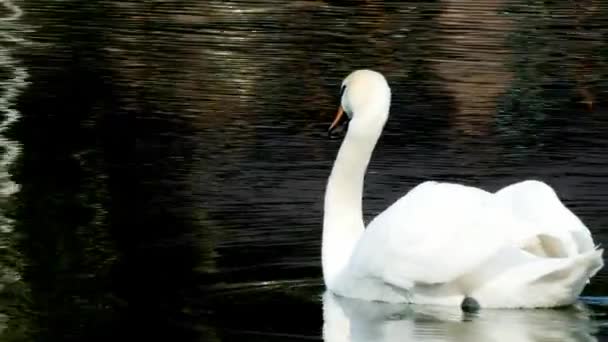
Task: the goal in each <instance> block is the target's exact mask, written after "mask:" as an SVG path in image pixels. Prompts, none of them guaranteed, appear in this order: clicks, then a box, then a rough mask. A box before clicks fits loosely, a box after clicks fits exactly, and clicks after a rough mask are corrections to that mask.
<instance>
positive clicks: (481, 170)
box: [0, 0, 608, 341]
mask: <svg viewBox="0 0 608 342" xmlns="http://www.w3.org/2000/svg"><path fill="white" fill-rule="evenodd" d="M607 20H608V6H606V4H605V3H604V2H602V1H599V0H585V1H578V2H571V1H554V2H546V1H545V2H540V1H524V0H503V1H490V0H487V1H486V0H476V1H468V2H462V1H455V0H441V1H415V2H413V1H403V2H388V1H387V2H383V1H377V0H372V1H357V2H352V3H349V4H344V3H343V2H338V1H333V0H318V1H288V2H285V1H275V0H259V1H239V0H234V1H215V0H211V1H191V0H172V1H122V0H121V1H118V0H95V1H93V0H92V1H76V0H66V1H47V0H28V1H17V0H14V1H9V0H0V99H1V100H0V116H1V118H0V120H1V121H0V129H1V131H0V144H2V146H3V147H2V148H1V151H0V152H1V153H2V156H3V159H2V161H3V164H1V165H2V167H5V168H2V169H0V187H2V188H3V189H8V190H10V191H6V192H3V194H5V195H6V196H5V197H6V198H5V197H3V198H2V199H1V200H0V211H1V212H0V214H2V217H1V218H0V223H1V224H2V226H1V227H2V232H1V233H0V262H1V263H2V264H1V266H2V267H1V268H0V270H1V272H3V273H2V274H1V275H0V279H5V278H4V276H5V275H6V274H11V275H14V276H13V277H9V278H11V281H10V286H6V287H5V288H4V289H3V290H2V291H1V292H0V294H1V296H0V312H1V313H2V314H3V315H4V316H0V327H2V329H4V330H3V332H0V334H3V335H0V337H1V338H2V339H3V340H8V341H17V340H41V339H44V340H58V341H71V340H73V341H81V340H103V339H107V338H108V337H113V336H115V335H117V334H120V333H121V332H122V331H124V330H126V329H132V330H136V331H137V332H138V334H139V336H140V337H142V338H145V337H146V336H149V337H152V338H158V336H163V335H166V336H171V340H180V341H200V340H205V341H232V340H247V341H258V340H259V341H268V340H281V341H284V340H286V339H288V340H311V339H312V340H314V339H317V340H318V339H320V338H321V333H320V327H321V325H322V322H321V318H322V313H321V309H322V307H321V303H320V302H318V301H317V300H316V296H317V295H318V294H319V293H320V291H321V288H320V284H321V281H320V275H321V272H320V262H319V255H320V236H321V234H320V233H321V232H320V229H321V221H322V220H321V218H322V198H323V190H324V186H325V183H326V179H327V176H328V174H329V169H330V167H331V165H332V162H333V159H334V158H335V154H336V151H337V148H338V146H339V141H333V140H328V139H327V138H326V136H325V131H326V129H327V125H328V124H329V121H330V120H331V115H332V114H333V113H334V111H335V109H336V106H337V100H338V99H337V97H338V91H339V87H338V85H339V82H340V81H341V79H342V78H343V77H344V76H345V75H347V74H348V73H349V72H350V71H352V70H353V69H356V68H362V67H365V68H374V69H377V70H379V71H382V72H383V73H385V74H386V75H387V78H388V79H389V82H390V83H391V85H392V88H393V94H394V104H393V107H392V108H393V109H392V111H391V119H390V121H389V122H388V124H387V127H386V130H385V134H384V136H383V138H382V139H381V141H380V143H379V145H378V148H377V151H376V152H375V154H374V157H373V160H372V163H371V165H370V172H369V175H368V177H367V179H366V181H367V183H366V193H365V204H364V207H365V213H366V217H367V218H369V217H371V216H373V215H375V214H377V213H378V212H379V211H380V210H382V209H383V208H385V207H386V206H387V205H389V204H390V203H392V202H393V201H394V200H395V199H397V198H398V197H399V196H401V195H402V194H403V193H404V192H405V191H407V189H409V188H411V187H412V186H413V185H415V184H417V183H419V182H421V181H424V180H427V179H444V180H449V181H457V182H462V183H466V184H471V185H478V186H482V187H484V188H488V189H490V190H492V189H496V188H499V187H501V186H503V185H505V184H507V183H510V182H513V181H515V180H518V179H521V178H541V179H543V180H545V181H547V182H549V183H550V184H551V185H553V186H554V187H555V188H556V189H557V191H558V193H559V194H560V195H561V196H562V197H563V198H564V200H565V202H566V204H567V205H569V206H570V207H571V208H572V209H573V210H574V211H575V212H576V213H577V214H579V215H580V216H581V218H582V219H583V220H584V221H585V222H586V223H587V224H588V225H589V226H590V228H591V230H592V231H593V233H594V234H595V235H596V236H597V241H598V242H604V243H605V242H606V241H608V234H607V232H608V231H607V230H606V227H608V216H606V215H605V212H606V206H607V203H608V178H607V177H605V170H606V167H607V164H608V155H607V154H606V153H605V152H606V148H607V147H608V113H607V112H606V98H608V97H607V96H606V94H607V92H608V83H607V82H608V81H607V80H608V50H607V43H606V42H608V39H607V34H608V23H607ZM26 82H27V84H26ZM15 152H18V153H15ZM9 164H10V165H9ZM5 171H6V172H8V173H6V174H3V172H5ZM9 176H10V178H9ZM3 196H4V195H3ZM606 274H608V273H606V271H605V270H602V271H601V272H600V273H599V274H598V276H597V277H596V278H595V279H594V281H593V282H592V283H591V284H590V286H589V287H588V288H587V289H586V294H587V295H604V294H605V293H606V286H607V284H608V283H607V282H606V279H607V278H606ZM2 281H3V280H2ZM8 283H9V282H7V285H8ZM303 287H305V288H306V289H305V290H304V289H303ZM311 289H312V290H311ZM266 309H267V310H270V311H268V312H269V313H267V314H264V313H263V312H264V310H266ZM593 310H594V311H597V312H603V311H604V310H603V309H602V307H601V306H600V307H597V306H596V307H594V308H593ZM287 313H289V315H288V314H287ZM296 313H298V314H302V315H304V317H305V318H301V319H294V318H293V316H292V315H293V314H296ZM429 315H431V314H429ZM487 315H490V314H487ZM487 315H486V316H484V315H482V316H480V317H478V318H477V319H474V320H473V321H472V324H471V325H470V326H465V325H454V326H453V327H454V330H450V332H445V331H427V332H428V334H427V335H425V336H429V337H430V336H431V335H432V334H435V337H436V340H445V339H448V336H452V335H453V336H454V338H458V336H461V335H459V334H462V335H465V334H467V333H473V332H474V331H475V330H479V332H480V334H484V333H485V332H488V330H487V328H484V326H485V327H490V326H491V325H492V324H495V322H494V318H493V317H494V316H491V315H490V316H487ZM427 316H428V315H427ZM427 316H425V317H427ZM428 317H430V316H428ZM518 317H519V318H518ZM559 317H562V316H559ZM559 317H558V318H555V320H558V321H559V320H561V319H562V318H559ZM591 318H592V320H595V319H597V317H595V316H593V317H591ZM442 319H443V318H442ZM501 319H503V318H502V316H501ZM504 319H505V320H506V321H507V322H509V321H512V322H519V320H520V319H523V318H521V316H517V317H516V316H513V317H512V318H509V317H507V316H505V318H504ZM534 319H536V318H533V316H530V320H534ZM564 319H565V318H564ZM542 320H543V319H542V318H538V321H539V322H540V321H542ZM403 321H404V322H405V321H408V320H406V319H405V320H403ZM142 322H144V323H142ZM561 322H565V321H563V320H562V321H561ZM573 322H574V321H573ZM581 322H582V319H581ZM524 323H525V322H522V325H523V328H521V329H520V330H521V332H522V333H524V332H526V331H529V329H530V326H527V325H525V324H524ZM484 324H486V325H484ZM513 324H519V323H513ZM538 324H539V325H540V326H547V325H546V324H545V323H538ZM568 324H570V323H568ZM577 324H578V323H576V324H575V325H576V326H578V325H577ZM415 325H416V326H418V327H419V328H420V329H423V331H424V329H425V328H424V327H425V326H424V325H422V326H421V325H419V322H417V321H416V324H415ZM564 325H566V323H564ZM397 326H399V325H398V324H397ZM442 326H443V327H447V325H442ZM5 327H6V328H5ZM151 327H153V328H151ZM467 327H473V329H470V330H467V329H466V328H467ZM526 329H528V330H526ZM577 329H578V328H577ZM460 330H462V332H459V331H460ZM555 330H556V334H558V335H559V334H560V333H565V332H560V331H559V329H558V328H557V327H556V328H555ZM579 331H580V332H581V334H582V335H581V336H585V335H586V334H591V332H588V331H587V330H585V329H583V328H582V326H581V328H580V329H579ZM601 333H602V330H601V329H600V330H599V332H598V333H593V334H595V335H600V334H601ZM417 334H418V335H415V336H422V335H420V331H418V332H417ZM524 335H525V334H524Z"/></svg>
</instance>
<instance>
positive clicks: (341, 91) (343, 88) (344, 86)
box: [340, 85, 346, 97]
mask: <svg viewBox="0 0 608 342" xmlns="http://www.w3.org/2000/svg"><path fill="white" fill-rule="evenodd" d="M344 90H346V85H343V86H342V88H341V89H340V97H342V95H344Z"/></svg>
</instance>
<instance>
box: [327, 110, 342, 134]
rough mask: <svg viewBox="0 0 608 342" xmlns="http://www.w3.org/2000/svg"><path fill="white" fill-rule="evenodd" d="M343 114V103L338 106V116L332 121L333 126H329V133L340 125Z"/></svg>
mask: <svg viewBox="0 0 608 342" xmlns="http://www.w3.org/2000/svg"><path fill="white" fill-rule="evenodd" d="M343 115H344V108H342V105H340V107H339V108H338V112H337V113H336V117H335V118H334V122H332V123H331V126H329V130H328V133H331V131H333V130H334V129H335V128H336V127H337V126H338V124H339V123H340V119H342V116H343Z"/></svg>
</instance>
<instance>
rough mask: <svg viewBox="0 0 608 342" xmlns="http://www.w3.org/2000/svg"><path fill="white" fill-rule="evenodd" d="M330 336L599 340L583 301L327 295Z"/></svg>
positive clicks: (351, 339) (339, 341)
mask: <svg viewBox="0 0 608 342" xmlns="http://www.w3.org/2000/svg"><path fill="white" fill-rule="evenodd" d="M323 318H324V324H323V340H324V341H325V342H364V341H374V342H383V341H386V342H389V341H395V342H396V341H463V342H464V341H467V342H475V341H480V342H481V341H484V342H485V341H496V342H498V341H505V342H511V341H518V342H528V341H529V342H532V341H539V342H540V341H543V342H546V341H555V342H557V341H561V342H567V341H572V342H574V341H576V342H582V341H597V339H596V338H595V337H594V334H595V333H596V332H597V330H598V329H597V327H596V324H595V323H594V322H593V321H592V319H591V317H590V312H589V311H588V310H587V309H586V308H584V307H575V308H569V309H560V310H482V311H480V312H479V313H478V314H466V313H463V312H462V311H461V310H460V309H459V308H446V307H432V306H426V307H425V306H405V305H394V304H382V303H374V302H363V301H358V300H352V299H347V298H342V297H337V296H334V295H332V294H331V293H328V292H326V293H325V294H324V296H323Z"/></svg>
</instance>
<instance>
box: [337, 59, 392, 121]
mask: <svg viewBox="0 0 608 342" xmlns="http://www.w3.org/2000/svg"><path fill="white" fill-rule="evenodd" d="M340 93H341V103H340V107H339V108H338V113H337V114H336V117H335V119H334V121H333V122H332V124H331V126H330V127H329V132H330V133H331V131H333V130H334V129H335V128H336V127H338V126H340V124H341V123H342V122H343V121H346V120H343V119H346V118H345V117H344V113H346V116H347V118H348V120H350V121H351V122H353V123H354V122H357V123H360V124H361V125H363V126H367V127H370V128H371V127H380V128H382V127H384V124H385V123H386V120H387V119H388V112H389V107H390V103H391V88H390V87H389V86H388V82H387V81H386V79H385V78H384V76H382V74H381V73H379V72H376V71H373V70H365V69H364V70H356V71H353V72H352V73H350V75H348V76H347V77H346V78H345V79H344V81H342V88H341V90H340Z"/></svg>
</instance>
